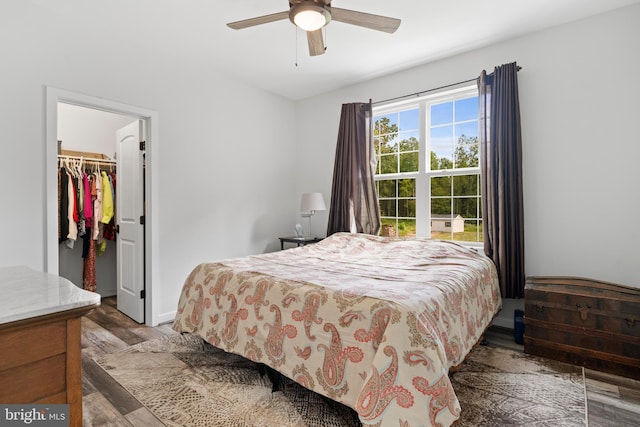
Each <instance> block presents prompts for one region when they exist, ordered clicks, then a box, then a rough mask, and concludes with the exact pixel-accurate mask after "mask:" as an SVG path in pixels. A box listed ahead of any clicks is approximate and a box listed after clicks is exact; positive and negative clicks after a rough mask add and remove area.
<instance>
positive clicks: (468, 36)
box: [28, 0, 640, 100]
mask: <svg viewBox="0 0 640 427" xmlns="http://www.w3.org/2000/svg"><path fill="white" fill-rule="evenodd" d="M28 1H30V2H32V3H33V4H35V5H37V6H39V7H43V8H47V9H50V10H51V11H52V12H55V13H56V14H58V13H59V14H64V15H66V17H67V18H69V19H73V20H78V21H82V22H83V23H85V24H88V26H89V28H91V29H92V30H93V31H100V32H104V33H106V34H110V33H112V34H114V35H117V36H118V37H125V38H126V39H127V40H131V41H132V42H134V43H137V44H138V45H140V47H142V48H143V49H148V51H149V52H157V53H158V54H162V55H164V56H165V57H167V58H168V59H173V60H175V61H183V62H184V64H185V66H193V67H202V68H204V69H211V70H215V71H219V72H221V73H223V74H227V75H230V76H233V77H234V78H237V79H240V80H242V81H246V82H249V83H250V84H252V85H255V86H258V87H261V88H263V89H265V90H268V91H271V92H274V93H277V94H280V95H282V96H284V97H286V98H289V99H292V100H299V99H303V98H306V97H309V96H313V95H317V94H319V93H323V92H326V91H329V90H333V89H337V88H340V87H344V86H347V85H350V84H353V83H356V82H359V81H362V80H366V79H370V78H373V77H378V76H381V75H384V74H386V73H390V72H394V71H398V70H401V69H404V68H409V67H412V66H415V65H418V64H423V63H427V62H430V61H434V60H437V59H441V58H443V57H446V56H450V55H454V54H458V53H461V52H464V51H468V50H471V49H475V48H478V47H481V46H485V45H488V44H492V43H495V42H498V41H501V40H505V39H509V38H513V37H517V36H520V35H523V34H526V33H529V32H532V31H537V30H540V29H543V28H547V27H551V26H554V25H558V24H562V23H565V22H569V21H573V20H578V19H582V18H585V17H588V16H590V15H595V14H598V13H602V12H605V11H608V10H612V9H616V8H619V7H622V6H626V5H629V4H632V3H638V2H640V0H528V1H524V0H483V1H479V0H449V1H435V0H386V1H383V0H366V1H364V0H333V3H332V5H333V6H335V7H340V8H344V9H352V10H357V11H363V12H369V13H374V14H379V15H386V16H391V17H395V18H400V19H401V20H402V23H401V24H400V28H399V29H398V30H397V31H396V32H395V33H394V34H387V33H383V32H378V31H373V30H369V29H365V28H361V27H357V26H353V25H348V24H344V23H341V22H335V21H334V22H331V23H329V25H328V26H327V27H326V33H325V44H326V46H327V51H326V53H325V54H324V55H320V56H316V57H310V56H309V55H308V49H307V43H306V38H305V34H304V32H302V31H300V30H296V28H295V27H294V26H293V24H291V23H290V22H289V21H288V20H284V21H278V22H272V23H268V24H263V25H260V26H256V27H252V28H247V29H243V30H232V29H230V28H228V27H227V26H226V25H225V24H226V23H227V22H232V21H238V20H242V19H247V18H253V17H256V16H260V15H265V14H270V13H276V12H281V11H284V10H288V7H289V5H288V2H287V1H285V0H135V1H131V0H109V1H88V0H56V1H51V0H28ZM123 29H126V31H122V30H123ZM296 64H297V65H296Z"/></svg>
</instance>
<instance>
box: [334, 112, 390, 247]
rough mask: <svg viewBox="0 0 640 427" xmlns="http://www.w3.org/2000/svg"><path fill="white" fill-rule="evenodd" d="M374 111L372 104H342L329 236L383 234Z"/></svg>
mask: <svg viewBox="0 0 640 427" xmlns="http://www.w3.org/2000/svg"><path fill="white" fill-rule="evenodd" d="M372 110H373V106H372V104H371V101H369V103H351V104H342V112H341V116H340V127H339V129H338V141H337V145H336V157H335V163H334V167H333V184H332V187H331V204H330V206H329V222H328V225H327V236H330V235H331V234H333V233H337V232H339V231H350V232H357V233H366V234H374V235H375V234H378V232H379V231H380V206H379V205H378V194H377V192H376V186H375V181H374V173H375V165H376V157H375V151H374V149H373V140H372V134H373V123H372V117H371V116H372Z"/></svg>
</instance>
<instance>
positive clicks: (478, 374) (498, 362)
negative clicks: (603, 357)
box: [451, 346, 587, 427]
mask: <svg viewBox="0 0 640 427" xmlns="http://www.w3.org/2000/svg"><path fill="white" fill-rule="evenodd" d="M451 380H452V383H453V388H454V389H455V391H456V396H458V399H459V400H460V406H461V407H462V413H461V414H460V419H459V420H458V421H457V422H456V424H455V426H456V427H458V426H464V427H476V426H483V427H490V426H496V427H498V426H535V427H547V426H548V427H560V426H562V427H570V426H586V425H587V416H586V409H585V408H586V400H585V399H586V394H585V393H586V390H585V381H584V370H583V369H582V368H580V367H576V366H573V365H569V364H566V363H562V362H556V361H553V360H549V359H544V358H540V357H535V356H531V355H527V354H524V353H522V352H516V351H512V350H507V349H503V348H492V347H483V346H478V347H476V348H474V349H473V350H472V352H471V353H470V355H469V356H468V357H467V359H466V360H465V361H464V363H463V364H462V367H461V368H460V370H459V371H457V372H455V373H453V374H451Z"/></svg>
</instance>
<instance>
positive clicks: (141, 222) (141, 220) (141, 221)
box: [140, 215, 144, 225]
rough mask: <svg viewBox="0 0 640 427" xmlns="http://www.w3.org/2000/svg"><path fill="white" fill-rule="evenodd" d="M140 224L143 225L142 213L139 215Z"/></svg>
mask: <svg viewBox="0 0 640 427" xmlns="http://www.w3.org/2000/svg"><path fill="white" fill-rule="evenodd" d="M140 225H144V215H140Z"/></svg>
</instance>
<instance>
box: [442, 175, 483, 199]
mask: <svg viewBox="0 0 640 427" xmlns="http://www.w3.org/2000/svg"><path fill="white" fill-rule="evenodd" d="M432 185H433V184H432ZM479 191H480V176H479V175H461V176H454V177H453V195H454V196H477V195H478V193H479Z"/></svg>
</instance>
